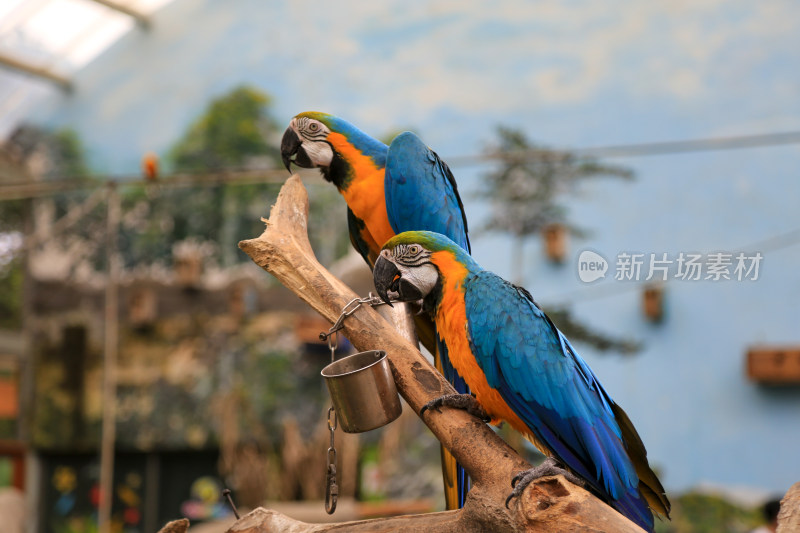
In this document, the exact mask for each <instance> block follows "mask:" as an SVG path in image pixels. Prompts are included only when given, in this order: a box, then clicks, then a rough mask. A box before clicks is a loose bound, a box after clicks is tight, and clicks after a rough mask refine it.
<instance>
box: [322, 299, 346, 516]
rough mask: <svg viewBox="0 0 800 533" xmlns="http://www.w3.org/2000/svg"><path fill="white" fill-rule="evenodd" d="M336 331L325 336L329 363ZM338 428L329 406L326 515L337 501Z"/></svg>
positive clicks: (332, 509) (337, 421)
mask: <svg viewBox="0 0 800 533" xmlns="http://www.w3.org/2000/svg"><path fill="white" fill-rule="evenodd" d="M348 305H350V304H348ZM342 313H344V311H343V312H342ZM342 316H344V314H343V315H342ZM340 327H341V326H340ZM337 331H338V330H335V331H332V332H328V335H327V340H328V348H330V350H331V363H333V362H334V361H335V360H336V345H337V344H338V343H339V334H338V333H337ZM320 337H322V335H320ZM338 426H339V420H338V419H337V418H336V410H335V409H334V408H333V404H331V406H330V408H328V431H330V434H331V444H330V446H329V447H328V451H327V453H326V457H325V458H326V460H327V461H328V465H327V467H326V469H325V512H326V513H328V514H333V513H334V511H336V503H337V501H338V500H339V485H337V483H336V443H335V442H334V435H335V432H336V428H337V427H338Z"/></svg>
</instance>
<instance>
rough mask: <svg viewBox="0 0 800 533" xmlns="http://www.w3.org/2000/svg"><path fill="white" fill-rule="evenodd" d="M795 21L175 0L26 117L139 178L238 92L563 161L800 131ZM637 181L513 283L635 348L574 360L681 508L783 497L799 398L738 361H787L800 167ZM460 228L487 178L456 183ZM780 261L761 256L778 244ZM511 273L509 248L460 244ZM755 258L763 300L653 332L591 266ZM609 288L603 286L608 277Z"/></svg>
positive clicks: (440, 142) (721, 11) (555, 9)
mask: <svg viewBox="0 0 800 533" xmlns="http://www.w3.org/2000/svg"><path fill="white" fill-rule="evenodd" d="M799 30H800V4H798V3H797V2H790V1H771V2H746V1H733V2H731V1H691V2H689V1H672V2H633V1H626V2H589V1H573V2H562V1H558V2H556V1H551V2H531V1H522V0H520V1H506V2H495V3H487V2H478V1H440V2H408V1H387V2H354V1H339V2H313V1H292V2H264V1H263V0H235V1H232V0H175V1H174V2H172V3H170V4H168V5H167V6H166V7H164V8H163V9H162V10H160V11H159V12H157V13H156V15H155V19H154V25H153V28H152V29H151V30H150V31H149V32H143V31H141V30H138V29H135V30H133V31H132V32H131V33H129V34H127V35H126V36H125V37H123V38H122V39H121V40H120V41H119V42H117V43H116V44H115V45H114V46H112V47H111V48H109V49H108V50H107V51H106V52H105V53H103V54H102V55H100V56H99V57H98V58H97V59H96V60H95V61H93V62H92V63H90V64H89V65H88V66H87V67H85V68H84V69H83V70H81V71H80V72H78V73H77V75H76V76H75V84H76V90H75V91H74V93H73V94H70V95H62V94H53V95H52V96H51V98H50V99H49V100H47V101H46V102H44V103H43V104H42V105H40V106H39V107H38V108H37V109H36V110H35V113H33V114H32V115H31V116H32V117H33V118H34V119H36V120H38V121H40V122H43V123H46V124H50V125H54V126H70V127H72V128H75V129H76V130H78V132H79V133H80V135H81V137H82V138H83V139H84V141H85V143H86V145H87V148H88V150H89V156H90V160H91V163H92V165H93V168H94V169H95V170H97V171H98V172H108V173H113V174H133V175H135V174H138V172H139V162H140V158H141V156H142V154H143V153H145V152H146V151H149V150H154V151H156V152H160V153H164V152H165V151H166V149H167V148H168V147H169V146H170V145H172V143H174V141H175V140H176V139H177V138H178V137H179V136H180V135H181V134H182V132H183V131H185V129H186V127H187V125H188V124H189V123H190V122H191V121H192V120H193V119H194V118H195V117H197V116H198V115H199V114H200V113H201V112H202V110H203V109H204V108H205V106H206V105H207V103H208V101H209V100H210V99H211V98H212V97H215V96H218V95H221V94H223V93H225V92H226V91H228V90H229V89H231V88H233V87H235V86H237V85H240V84H243V83H246V84H251V85H254V86H256V87H259V88H261V89H263V90H265V91H267V92H268V93H270V94H271V95H272V96H273V97H274V102H273V114H274V115H275V117H276V119H277V120H278V122H279V123H288V120H289V119H290V118H291V117H292V116H293V115H295V114H296V113H298V112H300V111H306V110H320V111H327V112H330V113H334V114H337V115H339V116H341V117H343V118H346V119H348V120H350V121H352V122H353V123H355V124H357V125H358V126H359V127H361V128H362V129H364V130H365V131H367V132H368V133H371V134H373V135H375V136H382V135H384V134H385V133H386V132H390V131H397V130H398V129H400V128H412V129H414V130H415V131H416V132H417V133H418V134H420V135H421V136H422V137H423V139H424V140H425V141H426V142H427V143H428V144H429V145H430V146H431V147H433V148H434V149H435V150H436V151H438V152H439V154H440V155H442V156H443V157H444V158H445V159H447V158H448V156H461V155H469V154H476V153H480V152H481V151H482V150H484V149H485V148H486V146H487V144H489V143H490V142H491V141H492V139H493V138H494V136H495V134H494V128H495V126H496V125H497V124H501V123H502V124H506V125H510V126H514V127H518V128H521V129H523V130H524V131H525V132H526V133H527V134H528V135H529V136H530V138H531V139H533V140H536V141H539V142H543V143H545V144H549V145H552V146H555V147H588V146H606V145H616V144H632V143H639V142H649V141H665V140H680V139H692V138H704V137H719V136H734V135H748V134H759V133H771V132H781V131H793V130H794V131H797V130H800V68H798V64H800V31H799ZM613 162H615V163H622V164H626V165H629V166H630V167H631V168H632V169H633V170H634V171H635V172H636V180H635V181H634V182H633V183H628V182H620V181H613V180H602V181H598V182H594V183H590V184H587V185H586V186H584V187H582V188H581V189H580V190H579V191H578V192H577V194H576V196H575V197H573V198H570V199H569V200H568V202H567V206H568V208H569V209H570V214H571V217H572V219H573V221H574V222H575V223H576V224H578V225H580V226H582V227H586V228H589V229H590V230H591V231H592V233H591V235H590V237H589V238H587V239H585V240H573V242H572V243H571V246H570V258H569V260H568V262H567V265H566V266H563V267H554V266H552V265H550V264H549V263H547V262H546V261H544V260H542V258H541V254H540V253H539V246H538V242H537V241H535V240H534V241H532V243H531V244H530V245H529V246H528V248H527V253H526V257H527V259H528V261H529V265H530V266H529V268H528V269H527V271H526V277H525V284H526V285H527V286H528V287H529V288H531V289H532V292H533V293H534V296H535V297H536V298H537V299H538V300H541V301H543V302H544V303H551V304H552V303H569V304H571V305H572V309H573V311H574V312H575V313H576V314H577V315H578V316H579V317H580V318H581V319H582V320H584V321H586V322H587V323H588V324H589V325H591V326H593V327H596V328H598V329H601V330H604V331H608V332H612V333H616V334H620V335H624V336H630V337H634V338H637V339H639V340H641V341H642V342H643V343H644V345H645V349H644V350H643V352H642V353H640V354H639V355H637V356H635V357H631V358H627V359H626V358H622V357H620V356H608V355H601V354H598V353H595V352H593V351H592V350H590V349H589V348H587V347H580V348H581V351H582V353H583V354H584V355H585V357H586V358H587V359H588V360H589V361H590V363H591V364H592V366H593V367H594V368H595V370H596V371H597V374H598V376H599V377H600V378H601V380H602V381H603V382H604V384H605V386H606V388H607V389H608V390H609V391H610V393H611V394H612V396H614V397H615V398H616V399H617V401H618V402H619V403H620V404H621V405H622V406H623V407H624V408H625V409H626V410H627V411H628V413H629V414H630V415H631V418H632V419H633V421H634V422H635V423H636V425H637V427H638V428H639V430H640V433H641V434H642V437H643V439H644V441H645V443H646V444H647V447H648V450H649V452H650V457H651V461H652V462H653V464H655V465H656V466H657V467H658V468H659V469H660V470H661V471H662V472H663V480H664V483H665V485H666V486H667V487H668V488H670V489H673V490H676V489H686V488H688V487H692V486H696V485H698V484H704V483H706V484H712V485H716V486H726V487H749V488H755V489H759V490H762V491H772V492H778V493H783V492H785V491H786V489H787V488H788V486H789V485H790V484H791V483H793V482H795V481H797V480H798V479H797V475H798V474H797V472H800V459H798V454H797V446H796V443H797V442H800V424H798V423H797V420H798V414H799V413H800V391H798V389H797V388H796V387H795V388H789V389H769V388H763V387H758V386H756V385H754V384H752V383H750V382H748V381H747V380H746V378H745V377H744V372H743V364H744V363H743V361H744V354H745V351H746V350H747V348H748V347H749V346H752V345H755V344H760V343H767V344H798V343H800V334H798V331H800V328H798V325H800V324H798V321H800V275H798V269H797V265H798V264H800V251H799V250H798V249H800V246H796V244H797V242H796V241H797V239H796V238H794V239H792V238H789V239H788V240H785V242H783V241H781V242H783V244H781V245H780V246H776V245H775V244H774V241H770V239H772V238H774V237H776V236H780V235H784V234H786V233H787V232H791V231H793V230H796V229H798V228H800V210H798V209H797V201H798V198H800V180H798V179H797V172H798V168H800V165H799V164H798V163H800V147H798V146H797V145H789V146H780V147H767V148H758V149H750V150H736V151H724V152H723V151H720V152H708V153H695V154H680V155H664V156H653V157H641V158H628V159H615V160H614V161H613ZM454 170H455V172H456V176H457V178H458V180H459V183H460V185H461V188H462V190H463V191H464V196H465V200H466V206H467V212H468V215H469V217H470V221H471V224H472V226H473V227H477V226H479V225H480V221H481V219H482V217H483V216H484V215H485V213H486V206H485V205H484V204H483V203H481V202H480V199H479V198H476V197H475V196H474V195H473V192H474V191H475V190H476V189H477V184H478V180H479V179H480V177H481V173H482V172H484V171H486V170H487V167H486V166H485V165H484V166H473V167H457V168H455V169H454ZM770 242H772V243H773V244H769V243H770ZM473 244H474V250H473V251H474V255H475V257H476V258H477V260H478V261H479V262H480V263H482V264H483V265H484V266H486V267H488V268H490V269H492V270H495V271H497V272H499V273H500V274H501V275H506V276H508V275H509V273H510V270H511V269H510V267H509V265H508V258H509V255H510V254H509V252H510V247H511V246H512V242H511V241H510V240H509V239H507V238H503V237H496V236H484V237H480V238H476V239H473ZM584 248H591V249H593V250H595V251H598V252H600V253H601V254H602V255H603V256H604V257H606V258H607V259H608V260H609V261H612V262H613V260H614V258H615V257H616V256H617V255H618V254H619V253H620V252H623V251H628V252H641V253H659V254H660V253H668V254H670V255H671V256H672V257H674V256H675V255H677V254H678V253H680V252H681V251H684V252H692V251H698V252H703V253H706V252H713V251H730V252H738V251H745V252H748V253H751V252H756V251H763V252H764V260H763V264H762V270H761V278H760V279H759V280H758V281H755V282H749V283H747V282H736V281H727V282H712V281H698V282H670V283H668V285H667V318H666V320H665V322H664V323H663V324H661V325H658V326H655V325H652V324H649V323H647V322H646V321H645V320H644V319H643V317H642V316H641V312H640V294H639V291H640V287H641V286H640V285H627V286H626V285H624V284H623V283H621V282H614V281H613V280H612V279H607V280H603V281H600V282H598V283H597V285H592V286H586V285H584V284H582V283H581V282H580V281H579V280H578V277H577V275H576V260H577V255H578V253H579V252H580V250H582V249H584ZM611 268H612V270H611V271H610V273H609V274H610V275H613V269H614V266H613V264H612V266H611Z"/></svg>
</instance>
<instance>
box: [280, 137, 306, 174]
mask: <svg viewBox="0 0 800 533" xmlns="http://www.w3.org/2000/svg"><path fill="white" fill-rule="evenodd" d="M302 145H303V141H301V140H300V137H299V136H298V135H297V133H296V132H295V131H294V128H292V127H291V126H290V127H288V128H286V131H285V132H284V133H283V138H282V139H281V159H282V160H283V164H284V165H285V166H286V170H288V171H289V172H291V171H292V168H291V165H292V157H294V156H295V155H296V154H297V152H298V151H299V150H300V147H301V146H302Z"/></svg>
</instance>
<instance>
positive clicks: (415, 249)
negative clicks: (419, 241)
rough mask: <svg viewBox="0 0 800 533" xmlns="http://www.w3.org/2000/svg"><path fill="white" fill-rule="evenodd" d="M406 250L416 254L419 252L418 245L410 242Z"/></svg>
mask: <svg viewBox="0 0 800 533" xmlns="http://www.w3.org/2000/svg"><path fill="white" fill-rule="evenodd" d="M408 251H409V253H411V254H413V255H417V254H418V253H419V246H417V245H416V244H412V245H411V246H409V247H408Z"/></svg>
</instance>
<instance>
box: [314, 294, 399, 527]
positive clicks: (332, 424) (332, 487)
mask: <svg viewBox="0 0 800 533" xmlns="http://www.w3.org/2000/svg"><path fill="white" fill-rule="evenodd" d="M385 303H386V302H384V301H383V300H381V299H380V297H378V296H375V295H373V294H372V293H369V295H368V296H365V297H363V298H353V299H352V300H350V301H349V302H347V304H346V305H345V306H344V307H343V308H342V314H340V315H339V318H337V319H336V322H334V323H333V326H331V329H329V330H328V331H327V332H325V331H323V332H322V333H320V334H319V340H321V341H328V348H330V350H331V363H333V362H334V361H335V360H336V346H337V345H338V344H339V333H338V332H339V330H341V329H342V328H343V327H344V319H345V318H347V317H349V316H350V315H352V314H353V313H355V312H356V311H358V308H359V307H361V306H362V305H364V304H369V305H371V306H372V307H376V306H378V305H383V304H385ZM338 426H339V420H338V419H337V418H336V410H335V409H334V408H333V405H331V406H330V408H329V409H328V431H330V434H331V443H330V446H329V447H328V451H327V453H326V460H327V462H328V466H327V468H326V470H325V512H326V513H328V514H333V513H334V511H336V503H337V501H338V500H339V485H338V484H337V483H336V443H335V442H334V434H335V432H336V428H337V427H338Z"/></svg>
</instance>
